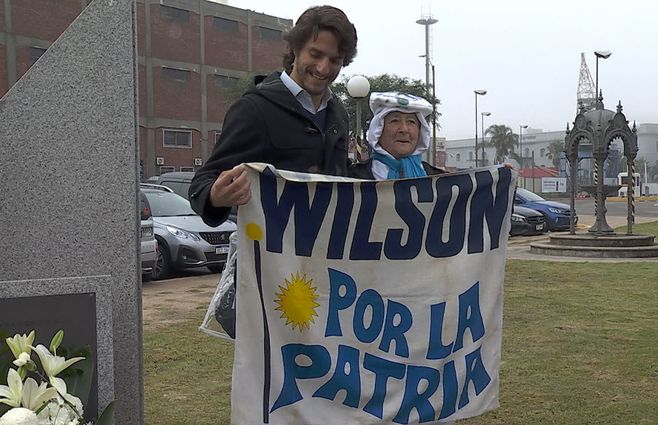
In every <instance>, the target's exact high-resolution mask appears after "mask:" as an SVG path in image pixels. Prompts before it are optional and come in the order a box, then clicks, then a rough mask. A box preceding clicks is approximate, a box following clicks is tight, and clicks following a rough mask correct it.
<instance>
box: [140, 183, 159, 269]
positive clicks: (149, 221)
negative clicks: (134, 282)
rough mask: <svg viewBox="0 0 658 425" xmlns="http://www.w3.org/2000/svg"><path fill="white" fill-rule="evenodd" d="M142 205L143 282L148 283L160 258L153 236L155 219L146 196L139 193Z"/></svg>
mask: <svg viewBox="0 0 658 425" xmlns="http://www.w3.org/2000/svg"><path fill="white" fill-rule="evenodd" d="M139 204H140V211H139V214H140V218H141V226H140V241H141V260H142V281H143V282H148V281H149V280H151V278H152V276H153V269H154V268H155V262H156V260H157V257H158V253H157V242H156V241H155V235H154V234H153V218H152V217H151V206H150V205H149V202H148V199H146V195H144V193H143V192H142V191H141V190H140V191H139Z"/></svg>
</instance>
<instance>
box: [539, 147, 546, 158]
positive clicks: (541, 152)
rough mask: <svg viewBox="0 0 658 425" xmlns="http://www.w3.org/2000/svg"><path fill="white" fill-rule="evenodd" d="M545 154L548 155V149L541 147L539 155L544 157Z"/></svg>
mask: <svg viewBox="0 0 658 425" xmlns="http://www.w3.org/2000/svg"><path fill="white" fill-rule="evenodd" d="M544 155H546V149H544V148H541V149H539V157H540V158H543V157H544Z"/></svg>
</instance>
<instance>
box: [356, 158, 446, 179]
mask: <svg viewBox="0 0 658 425" xmlns="http://www.w3.org/2000/svg"><path fill="white" fill-rule="evenodd" d="M423 168H424V169H425V172H426V173H427V175H428V176H434V175H437V174H444V173H446V171H445V170H442V169H441V168H436V167H433V166H432V165H430V164H428V163H427V162H425V161H423ZM349 176H350V177H353V178H355V179H363V180H375V176H373V175H372V159H369V160H368V161H366V162H361V163H354V164H352V165H350V168H349Z"/></svg>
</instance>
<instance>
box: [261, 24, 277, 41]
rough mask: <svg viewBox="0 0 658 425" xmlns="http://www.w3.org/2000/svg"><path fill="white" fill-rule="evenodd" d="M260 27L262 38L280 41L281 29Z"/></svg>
mask: <svg viewBox="0 0 658 425" xmlns="http://www.w3.org/2000/svg"><path fill="white" fill-rule="evenodd" d="M259 28H260V38H261V39H263V40H272V41H280V40H281V31H278V30H273V29H271V28H263V27H259Z"/></svg>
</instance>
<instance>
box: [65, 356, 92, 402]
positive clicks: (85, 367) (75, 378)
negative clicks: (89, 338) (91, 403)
mask: <svg viewBox="0 0 658 425" xmlns="http://www.w3.org/2000/svg"><path fill="white" fill-rule="evenodd" d="M69 351H70V352H71V356H75V357H84V360H80V361H79V362H77V363H75V365H73V366H71V367H69V368H68V369H66V370H65V371H63V372H62V373H61V374H60V377H61V378H62V379H64V381H66V389H67V391H68V392H69V394H74V395H75V396H76V397H78V398H79V399H80V401H82V405H83V406H86V405H87V402H88V400H89V394H90V392H91V383H92V381H93V379H94V371H95V368H96V364H95V362H94V356H92V355H91V347H89V346H87V347H83V348H80V349H77V350H69Z"/></svg>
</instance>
